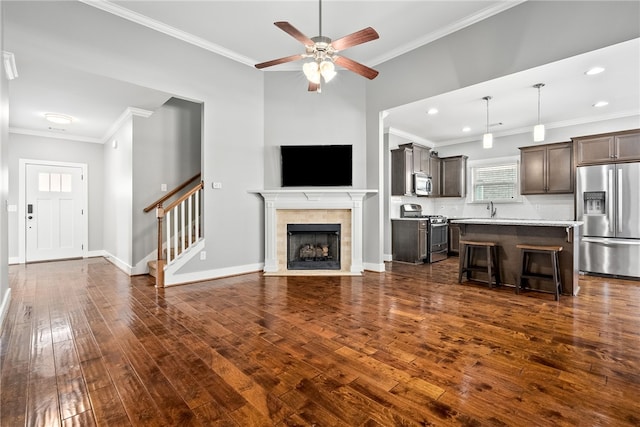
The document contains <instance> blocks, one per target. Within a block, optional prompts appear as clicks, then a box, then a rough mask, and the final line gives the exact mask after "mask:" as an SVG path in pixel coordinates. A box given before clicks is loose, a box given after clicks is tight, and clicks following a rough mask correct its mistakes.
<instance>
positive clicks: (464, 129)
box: [462, 126, 471, 132]
mask: <svg viewBox="0 0 640 427" xmlns="http://www.w3.org/2000/svg"><path fill="white" fill-rule="evenodd" d="M462 132H471V128H470V127H469V126H465V127H463V128H462Z"/></svg>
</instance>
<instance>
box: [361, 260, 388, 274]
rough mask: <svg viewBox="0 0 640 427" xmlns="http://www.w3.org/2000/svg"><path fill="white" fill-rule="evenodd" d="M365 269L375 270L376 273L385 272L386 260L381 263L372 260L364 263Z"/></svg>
mask: <svg viewBox="0 0 640 427" xmlns="http://www.w3.org/2000/svg"><path fill="white" fill-rule="evenodd" d="M364 269H365V270H368V271H375V272H376V273H384V271H385V268H384V262H383V263H380V264H374V263H371V262H365V263H364Z"/></svg>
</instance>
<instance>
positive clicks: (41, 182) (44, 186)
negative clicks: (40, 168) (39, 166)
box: [38, 172, 49, 192]
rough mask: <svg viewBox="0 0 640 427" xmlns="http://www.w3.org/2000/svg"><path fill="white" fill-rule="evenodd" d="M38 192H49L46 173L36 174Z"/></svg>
mask: <svg viewBox="0 0 640 427" xmlns="http://www.w3.org/2000/svg"><path fill="white" fill-rule="evenodd" d="M38 191H46V192H48V191H49V174H48V173H46V172H40V173H39V174H38Z"/></svg>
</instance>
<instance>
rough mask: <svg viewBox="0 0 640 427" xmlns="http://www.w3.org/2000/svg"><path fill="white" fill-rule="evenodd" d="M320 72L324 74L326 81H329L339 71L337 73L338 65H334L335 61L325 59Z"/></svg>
mask: <svg viewBox="0 0 640 427" xmlns="http://www.w3.org/2000/svg"><path fill="white" fill-rule="evenodd" d="M320 74H322V77H323V78H324V81H325V82H326V83H329V82H330V81H331V79H333V78H334V77H335V76H336V74H338V73H336V66H335V65H333V62H331V61H326V60H325V61H322V62H321V63H320Z"/></svg>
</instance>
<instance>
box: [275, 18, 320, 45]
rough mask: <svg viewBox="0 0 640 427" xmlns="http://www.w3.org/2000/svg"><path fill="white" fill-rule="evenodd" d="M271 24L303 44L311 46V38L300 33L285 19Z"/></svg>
mask: <svg viewBox="0 0 640 427" xmlns="http://www.w3.org/2000/svg"><path fill="white" fill-rule="evenodd" d="M273 24H274V25H275V26H276V27H278V28H280V29H281V30H282V31H284V32H285V33H287V34H289V35H290V36H292V37H293V38H295V39H296V40H298V41H299V42H300V43H302V44H303V45H305V46H308V45H311V46H313V44H314V43H313V40H311V39H310V38H309V37H307V36H305V35H304V34H302V33H301V32H300V31H299V30H298V29H297V28H296V27H294V26H293V25H291V24H289V23H288V22H286V21H278V22H274V23H273Z"/></svg>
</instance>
